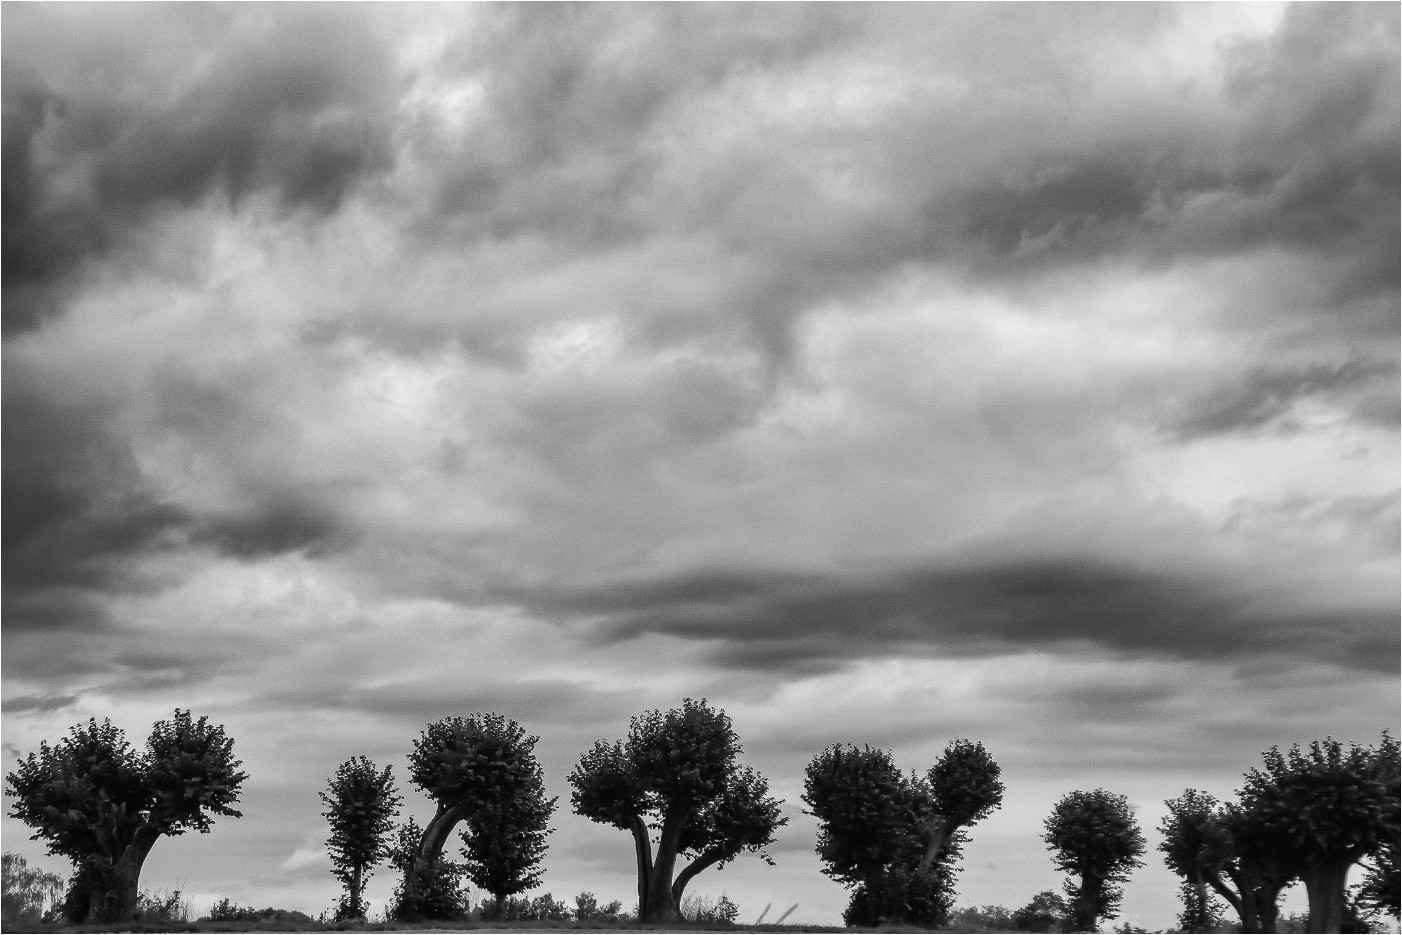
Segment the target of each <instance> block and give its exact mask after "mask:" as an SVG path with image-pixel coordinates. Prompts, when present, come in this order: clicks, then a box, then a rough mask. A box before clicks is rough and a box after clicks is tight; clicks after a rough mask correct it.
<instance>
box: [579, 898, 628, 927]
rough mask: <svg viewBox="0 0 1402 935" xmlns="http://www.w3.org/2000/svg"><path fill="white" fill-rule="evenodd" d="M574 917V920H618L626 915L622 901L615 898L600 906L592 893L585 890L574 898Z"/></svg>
mask: <svg viewBox="0 0 1402 935" xmlns="http://www.w3.org/2000/svg"><path fill="white" fill-rule="evenodd" d="M574 918H575V921H576V922H592V921H603V922H618V921H620V920H622V919H624V918H626V916H625V915H624V912H623V903H621V902H619V901H618V900H616V899H615V900H614V901H613V902H611V903H609V904H608V905H607V906H600V905H599V900H598V899H597V898H596V897H595V896H594V894H593V893H590V892H588V891H587V890H586V891H585V892H583V893H580V894H579V895H578V896H576V897H575V898H574Z"/></svg>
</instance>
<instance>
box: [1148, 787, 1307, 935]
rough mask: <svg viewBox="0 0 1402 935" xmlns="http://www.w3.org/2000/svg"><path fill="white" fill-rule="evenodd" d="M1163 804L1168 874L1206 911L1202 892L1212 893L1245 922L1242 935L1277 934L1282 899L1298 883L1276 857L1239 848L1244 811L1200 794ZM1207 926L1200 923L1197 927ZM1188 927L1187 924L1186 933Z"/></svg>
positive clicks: (1163, 843) (1162, 827) (1186, 792)
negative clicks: (1247, 934) (1181, 881)
mask: <svg viewBox="0 0 1402 935" xmlns="http://www.w3.org/2000/svg"><path fill="white" fill-rule="evenodd" d="M1164 804H1166V805H1167V806H1168V814H1167V815H1166V816H1165V817H1164V819H1163V821H1162V823H1161V824H1160V825H1159V831H1160V832H1161V833H1162V834H1163V840H1162V841H1161V842H1160V844H1159V850H1160V851H1162V852H1163V855H1164V863H1165V864H1167V865H1168V869H1170V870H1172V871H1173V872H1174V873H1176V874H1178V875H1179V876H1181V877H1183V879H1184V884H1185V886H1190V887H1192V888H1193V889H1194V891H1195V892H1194V896H1193V899H1194V901H1195V903H1196V904H1197V905H1199V906H1201V907H1203V908H1204V909H1205V908H1206V907H1207V906H1208V905H1209V902H1208V900H1207V897H1206V895H1205V894H1204V893H1203V890H1204V887H1210V888H1211V889H1212V891H1213V892H1215V893H1217V895H1219V896H1221V897H1222V898H1223V899H1224V900H1226V901H1227V903H1228V904H1229V905H1230V906H1231V907H1232V909H1233V910H1234V911H1235V912H1236V913H1237V915H1238V917H1240V919H1241V930H1242V931H1243V932H1273V931H1275V925H1276V919H1277V917H1278V916H1279V913H1280V909H1279V906H1278V900H1279V899H1280V893H1281V891H1282V890H1284V889H1285V888H1286V887H1288V886H1289V885H1290V884H1291V882H1292V881H1293V880H1294V878H1295V877H1294V874H1293V873H1292V872H1291V871H1289V870H1288V869H1286V868H1285V867H1284V866H1282V864H1281V863H1280V861H1279V860H1278V859H1277V855H1275V854H1272V853H1270V852H1268V851H1266V852H1263V851H1260V850H1259V849H1253V848H1251V847H1245V848H1242V847H1238V845H1237V836H1238V829H1239V828H1240V827H1241V823H1242V815H1243V813H1242V810H1241V809H1240V808H1239V807H1237V806H1233V805H1230V804H1227V805H1223V804H1221V803H1219V802H1218V801H1217V799H1216V798H1214V797H1213V796H1211V795H1209V794H1208V793H1206V792H1200V791H1198V790H1196V789H1186V790H1184V792H1183V794H1182V795H1181V796H1179V797H1178V798H1176V799H1169V800H1168V801H1167V802H1165V803H1164ZM1208 921H1209V920H1208V919H1206V918H1198V919H1197V920H1196V924H1197V925H1199V926H1202V925H1206V924H1208ZM1188 924H1189V923H1188V921H1187V920H1184V927H1187V925H1188Z"/></svg>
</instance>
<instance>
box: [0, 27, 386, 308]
mask: <svg viewBox="0 0 1402 935" xmlns="http://www.w3.org/2000/svg"><path fill="white" fill-rule="evenodd" d="M270 12H271V11H269V10H268V9H265V8H240V7H238V6H228V5H219V4H201V5H200V6H199V7H191V8H171V9H160V8H156V7H151V6H142V5H135V6H133V7H130V8H128V9H126V10H123V11H120V12H116V13H113V12H103V13H102V14H100V15H94V14H95V13H96V11H95V10H94V9H92V8H91V7H89V6H86V5H77V6H75V7H71V8H60V7H47V6H16V7H11V8H10V9H9V11H8V14H7V16H6V20H7V26H6V30H5V39H4V51H5V65H4V86H5V90H4V155H5V166H6V168H5V177H4V226H5V235H4V282H5V326H6V331H7V333H8V332H10V331H11V330H14V329H25V328H32V327H35V326H36V325H38V324H39V323H40V322H41V321H42V320H43V319H44V318H45V317H47V316H48V315H49V314H52V313H53V311H54V306H53V302H54V301H56V300H55V299H54V298H53V297H52V296H50V295H48V294H47V292H46V288H48V287H52V286H54V285H56V284H55V283H54V280H55V279H56V278H57V277H59V276H61V275H63V274H65V273H70V272H72V271H74V267H75V266H76V264H77V263H79V262H80V261H81V260H83V259H84V258H85V257H88V256H91V255H94V254H99V253H101V252H104V251H106V250H108V249H110V248H111V247H113V246H114V245H116V244H121V243H124V242H127V241H129V240H131V239H132V238H133V237H134V236H135V229H136V228H137V227H139V225H140V224H141V223H142V221H143V219H144V218H145V216H146V214H147V213H148V212H150V211H152V210H156V209H160V208H175V207H181V206H189V205H191V204H193V203H195V202H197V201H198V200H200V199H201V198H203V197H205V196H206V195H208V194H210V193H212V192H218V193H220V194H222V195H223V196H225V197H228V198H229V199H231V200H233V201H235V202H237V201H238V200H239V199H241V198H242V197H244V196H247V195H249V194H252V193H253V192H256V191H262V190H272V191H273V192H275V193H276V195H277V197H278V198H279V199H280V200H281V201H282V202H283V203H284V204H286V205H288V206H306V207H309V208H311V209H313V210H319V211H326V210H331V209H334V207H335V206H336V205H337V204H338V203H339V201H340V200H341V198H342V197H343V195H344V193H345V192H346V190H347V188H348V187H349V186H351V185H353V184H355V182H356V181H357V180H359V179H361V178H362V177H364V176H366V175H367V174H368V173H371V172H374V171H379V170H383V169H384V168H386V167H388V166H389V165H390V163H391V161H392V146H391V140H390V127H389V124H388V116H389V114H388V112H387V111H388V109H389V108H390V107H391V106H392V104H393V101H394V91H395V89H394V87H393V83H392V78H391V72H390V64H391V62H390V59H389V51H388V49H387V48H386V47H385V46H384V44H383V42H381V41H380V40H379V38H378V37H377V35H376V33H375V32H374V31H373V30H371V29H370V28H369V24H368V23H367V21H366V17H365V16H364V15H363V12H362V11H347V10H344V9H342V10H334V9H331V8H322V9H317V8H288V9H286V10H283V11H280V12H279V14H278V15H277V16H269V13H270ZM60 37H61V38H60ZM192 43H194V44H197V46H198V47H199V50H200V52H199V54H198V55H189V50H190V47H191V44H192Z"/></svg>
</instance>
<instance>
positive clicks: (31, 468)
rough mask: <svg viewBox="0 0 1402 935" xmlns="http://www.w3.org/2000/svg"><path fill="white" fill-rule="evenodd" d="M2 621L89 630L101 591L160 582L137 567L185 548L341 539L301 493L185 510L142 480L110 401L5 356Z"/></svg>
mask: <svg viewBox="0 0 1402 935" xmlns="http://www.w3.org/2000/svg"><path fill="white" fill-rule="evenodd" d="M3 382H4V396H3V400H0V409H2V410H3V423H0V431H2V432H3V444H4V450H5V470H4V476H3V482H0V486H2V487H3V513H4V519H3V526H4V529H3V550H4V586H5V588H4V610H5V627H6V630H7V632H9V633H12V634H13V633H18V632H22V631H25V630H55V629H67V630H89V631H91V630H101V629H105V628H106V627H107V626H108V625H109V615H108V612H107V610H106V608H105V606H104V600H103V595H105V594H120V593H140V592H149V591H152V590H156V589H159V588H160V587H162V586H164V584H165V583H167V582H163V581H161V580H160V579H159V578H158V577H156V576H154V575H153V574H152V573H151V572H149V571H148V570H146V568H145V567H144V562H145V560H146V559H149V558H151V557H153V556H156V555H159V554H161V553H171V552H173V551H175V550H178V549H182V548H185V547H187V546H189V545H210V546H213V547H214V548H216V549H218V550H219V551H220V552H222V553H223V554H225V555H229V556H233V557H235V558H239V559H254V558H259V557H264V556H268V555H274V554H280V553H285V552H296V551H308V552H312V553H318V554H320V553H325V552H327V551H331V550H334V549H336V548H339V547H341V546H343V545H345V544H347V543H348V542H350V541H351V539H352V538H353V533H352V532H351V531H350V528H349V527H348V526H347V524H346V523H345V522H343V521H342V520H340V519H339V518H338V517H337V515H336V513H335V512H334V511H333V509H332V508H331V507H330V506H327V505H326V504H324V503H322V502H321V501H320V500H318V499H317V497H316V496H315V495H314V494H312V493H308V492H304V491H297V490H283V491H278V490H268V491H260V492H258V493H256V494H254V495H252V496H249V497H248V498H247V502H246V503H244V504H241V505H239V506H238V507H237V508H231V509H228V510H225V511H221V512H218V513H208V512H202V511H199V510H195V509H191V508H190V507H187V506H185V505H182V504H180V503H177V502H175V501H174V500H173V499H171V498H170V497H169V496H168V495H165V494H163V493H162V492H161V491H160V490H159V489H158V488H157V486H156V485H155V483H154V482H153V481H152V480H151V479H150V478H148V477H147V476H146V475H145V474H144V473H143V471H142V470H141V468H140V466H139V465H138V463H137V460H136V458H135V456H134V454H133V450H132V446H131V443H130V442H129V441H128V440H126V439H125V438H124V437H123V435H122V433H121V429H120V428H119V427H118V425H117V423H118V421H119V420H118V419H117V416H116V412H115V410H114V408H113V407H112V406H111V405H109V404H107V403H104V402H102V401H100V400H93V399H88V398H83V397H82V396H81V394H78V395H77V396H75V395H74V394H72V393H70V392H69V391H68V390H66V389H65V388H63V387H57V386H52V385H49V383H48V381H45V380H42V379H39V378H38V375H37V374H36V373H34V372H33V371H32V368H31V367H30V366H29V365H28V364H27V363H26V362H24V361H21V360H18V359H14V358H11V359H10V360H8V361H7V363H6V367H5V372H4V381H3Z"/></svg>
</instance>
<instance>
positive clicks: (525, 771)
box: [398, 714, 555, 919]
mask: <svg viewBox="0 0 1402 935" xmlns="http://www.w3.org/2000/svg"><path fill="white" fill-rule="evenodd" d="M539 739H540V738H538V737H534V736H530V735H527V734H526V732H525V730H524V729H522V727H521V726H520V725H519V724H517V723H516V722H515V721H512V720H509V719H507V718H505V717H502V716H501V715H499V714H473V715H471V716H469V717H451V718H444V719H442V720H440V721H435V722H434V723H432V724H430V725H429V726H428V728H427V729H426V730H425V731H424V732H423V734H422V736H420V737H419V739H418V740H415V741H414V752H413V753H411V754H410V755H409V776H410V778H411V779H412V780H413V781H414V783H415V785H417V786H418V787H419V788H420V789H422V790H424V792H426V793H427V794H428V795H429V797H430V798H431V799H433V801H434V803H435V804H436V806H437V807H436V810H435V812H434V815H433V818H432V819H431V820H430V821H429V823H428V826H427V827H426V828H424V829H423V834H422V837H421V838H420V840H419V842H418V847H417V850H416V853H415V855H414V857H413V859H412V861H409V862H408V864H407V866H406V867H405V868H403V872H404V873H405V875H406V876H405V879H404V882H403V885H402V886H401V894H400V898H399V900H398V912H399V913H400V917H401V918H406V919H413V918H452V917H455V916H456V915H460V914H461V911H460V909H453V910H452V911H453V915H450V916H443V915H441V914H440V913H441V912H442V911H447V906H446V901H445V899H444V898H442V896H443V895H445V894H446V892H447V890H446V889H445V887H447V889H452V887H449V886H448V883H447V878H448V877H449V876H452V873H451V872H450V870H449V865H448V864H447V863H445V862H444V860H443V846H444V844H445V843H446V842H447V839H448V836H449V835H450V834H451V833H452V831H453V829H454V828H455V827H456V826H457V825H458V824H459V823H461V822H464V821H467V822H469V832H468V859H469V864H468V865H466V866H463V867H460V868H459V870H460V871H463V872H468V873H471V874H473V875H474V879H481V880H485V881H488V882H489V883H490V884H491V885H492V886H495V887H505V889H504V890H501V889H498V890H496V891H495V892H496V893H497V894H498V895H505V893H508V892H515V891H519V890H520V889H522V888H526V887H528V886H533V885H535V884H534V882H532V881H533V880H534V879H535V875H534V872H533V869H532V868H534V867H535V865H536V864H537V863H539V861H540V859H541V857H542V856H543V854H544V844H543V839H544V835H545V834H548V833H549V832H548V829H546V828H545V821H546V820H548V819H549V816H550V814H551V813H552V812H553V811H554V808H555V800H554V799H550V800H548V801H547V800H546V799H545V798H544V794H543V790H544V786H543V784H542V780H541V770H540V764H539V763H537V762H536V758H535V745H536V743H537V742H538V741H539ZM473 822H476V824H475V825H473V824H472V823H473ZM454 885H455V884H454ZM513 887H514V889H513ZM440 891H442V892H440ZM435 894H437V895H435Z"/></svg>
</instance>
